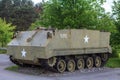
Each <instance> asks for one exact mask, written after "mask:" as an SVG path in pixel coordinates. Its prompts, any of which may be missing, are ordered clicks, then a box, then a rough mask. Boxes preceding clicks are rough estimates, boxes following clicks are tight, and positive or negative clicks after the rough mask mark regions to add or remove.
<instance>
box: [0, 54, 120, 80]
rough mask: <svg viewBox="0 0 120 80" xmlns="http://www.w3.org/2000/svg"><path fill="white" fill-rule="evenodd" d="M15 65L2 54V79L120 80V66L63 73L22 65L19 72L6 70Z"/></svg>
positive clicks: (0, 56) (0, 57)
mask: <svg viewBox="0 0 120 80" xmlns="http://www.w3.org/2000/svg"><path fill="white" fill-rule="evenodd" d="M13 65H14V64H13V63H11V62H10V61H9V58H8V56H7V55H4V54H0V80H27V79H28V80H120V68H114V69H112V68H106V67H104V68H93V69H91V70H88V69H84V70H76V71H75V72H73V73H70V72H64V73H62V74H61V73H56V72H52V71H49V70H47V69H43V68H38V67H29V68H28V67H20V68H19V69H18V71H17V72H13V71H8V70H5V68H6V67H10V66H13Z"/></svg>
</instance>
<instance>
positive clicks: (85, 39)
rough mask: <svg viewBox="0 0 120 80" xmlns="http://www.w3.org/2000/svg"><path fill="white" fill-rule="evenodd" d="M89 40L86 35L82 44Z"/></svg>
mask: <svg viewBox="0 0 120 80" xmlns="http://www.w3.org/2000/svg"><path fill="white" fill-rule="evenodd" d="M89 39H90V38H89V37H88V36H87V35H86V36H85V37H84V43H88V40H89Z"/></svg>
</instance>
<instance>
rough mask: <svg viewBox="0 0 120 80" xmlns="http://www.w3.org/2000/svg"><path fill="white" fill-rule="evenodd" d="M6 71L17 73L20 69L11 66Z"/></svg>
mask: <svg viewBox="0 0 120 80" xmlns="http://www.w3.org/2000/svg"><path fill="white" fill-rule="evenodd" d="M5 69H6V70H10V71H15V72H17V71H18V69H19V67H18V66H10V67H7V68H5Z"/></svg>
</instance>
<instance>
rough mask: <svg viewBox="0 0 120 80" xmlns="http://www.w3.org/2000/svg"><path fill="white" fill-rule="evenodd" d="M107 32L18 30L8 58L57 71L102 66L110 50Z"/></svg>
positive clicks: (14, 61) (22, 63)
mask: <svg viewBox="0 0 120 80" xmlns="http://www.w3.org/2000/svg"><path fill="white" fill-rule="evenodd" d="M109 40H110V33H109V32H101V31H98V30H86V29H64V30H54V29H36V30H33V31H21V32H17V33H16V34H15V35H14V39H13V40H12V41H11V42H10V43H9V44H8V48H7V54H8V55H9V56H10V60H11V61H12V62H13V63H15V64H17V65H19V66H22V65H26V64H31V65H40V66H45V67H50V68H54V69H55V70H57V71H58V72H60V73H62V72H64V71H66V70H67V71H69V72H73V71H74V70H75V69H78V70H80V69H84V68H88V69H91V68H93V67H97V68H99V67H102V66H103V65H104V64H105V63H106V61H107V60H108V58H109V54H111V52H112V51H111V47H110V45H109Z"/></svg>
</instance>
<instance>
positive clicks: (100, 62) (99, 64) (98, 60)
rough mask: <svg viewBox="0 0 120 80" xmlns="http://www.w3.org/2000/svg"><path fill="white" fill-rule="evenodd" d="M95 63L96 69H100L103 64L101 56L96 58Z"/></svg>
mask: <svg viewBox="0 0 120 80" xmlns="http://www.w3.org/2000/svg"><path fill="white" fill-rule="evenodd" d="M94 60H95V61H94V62H95V63H94V64H95V67H97V68H99V67H101V64H102V61H101V58H100V57H99V56H95V59H94Z"/></svg>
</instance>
